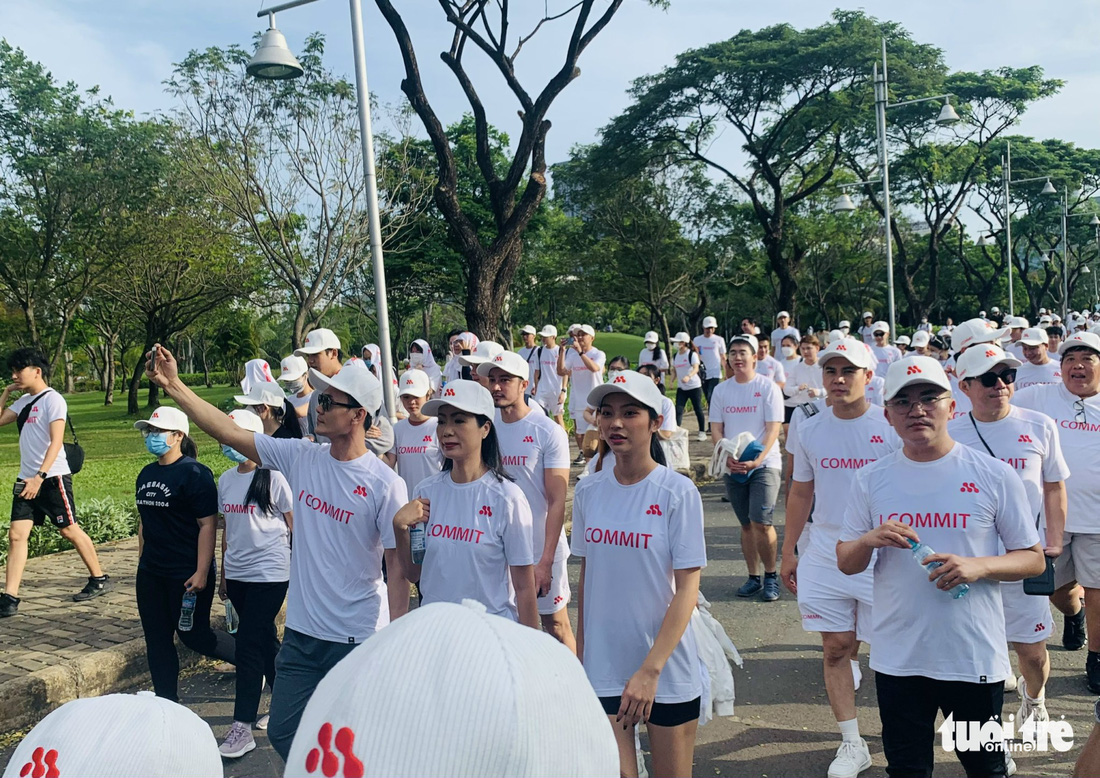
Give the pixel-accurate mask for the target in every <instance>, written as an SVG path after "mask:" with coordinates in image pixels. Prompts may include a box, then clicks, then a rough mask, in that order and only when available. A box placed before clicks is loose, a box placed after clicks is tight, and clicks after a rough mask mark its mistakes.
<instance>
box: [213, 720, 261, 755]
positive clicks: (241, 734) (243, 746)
mask: <svg viewBox="0 0 1100 778" xmlns="http://www.w3.org/2000/svg"><path fill="white" fill-rule="evenodd" d="M254 748H256V741H255V740H254V739H253V737H252V728H251V727H250V726H248V725H247V724H245V723H244V722H243V721H234V722H233V726H232V727H230V728H229V732H228V733H226V736H225V740H223V741H222V744H221V745H220V746H218V751H219V752H220V753H221V755H222V756H224V757H227V758H229V759H236V758H238V757H241V756H244V755H245V754H247V753H248V752H249V751H252V750H253V749H254Z"/></svg>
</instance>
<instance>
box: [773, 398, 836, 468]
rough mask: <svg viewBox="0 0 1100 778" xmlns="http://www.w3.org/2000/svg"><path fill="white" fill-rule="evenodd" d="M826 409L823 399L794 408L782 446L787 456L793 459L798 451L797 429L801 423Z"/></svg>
mask: <svg viewBox="0 0 1100 778" xmlns="http://www.w3.org/2000/svg"><path fill="white" fill-rule="evenodd" d="M827 407H828V406H827V405H826V404H825V398H821V399H820V400H811V401H810V402H808V403H801V404H799V405H796V406H795V410H794V413H792V414H791V420H790V422H788V423H787V439H786V441H785V442H784V445H783V448H784V450H785V451H786V452H787V453H788V454H790V455H791V456H792V457H793V456H794V452H795V451H797V450H798V428H799V427H800V426H802V422H803V421H805V420H806V419H809V418H811V417H812V416H816V415H817V414H819V413H821V412H822V411H824V410H825V409H826V408H827Z"/></svg>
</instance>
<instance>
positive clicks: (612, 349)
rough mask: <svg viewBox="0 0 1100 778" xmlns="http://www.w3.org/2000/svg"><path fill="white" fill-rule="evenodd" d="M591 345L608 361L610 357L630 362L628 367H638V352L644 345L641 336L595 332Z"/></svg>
mask: <svg viewBox="0 0 1100 778" xmlns="http://www.w3.org/2000/svg"><path fill="white" fill-rule="evenodd" d="M593 345H594V346H595V347H596V348H598V349H599V350H600V351H602V352H603V353H605V354H607V359H608V360H609V361H610V360H611V358H612V357H617V356H620V355H621V356H624V357H626V358H627V359H629V360H630V366H631V367H632V368H636V367H637V366H638V352H640V351H641V350H642V347H643V346H644V345H645V343H644V342H643V341H642V336H641V335H627V334H626V333H625V332H597V333H596V340H595V341H594V342H593Z"/></svg>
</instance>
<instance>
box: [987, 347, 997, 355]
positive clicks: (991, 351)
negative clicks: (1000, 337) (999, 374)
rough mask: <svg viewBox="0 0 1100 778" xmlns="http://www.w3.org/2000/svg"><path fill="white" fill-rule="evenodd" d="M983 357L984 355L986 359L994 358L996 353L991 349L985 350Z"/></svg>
mask: <svg viewBox="0 0 1100 778" xmlns="http://www.w3.org/2000/svg"><path fill="white" fill-rule="evenodd" d="M985 355H986V356H987V357H995V356H997V352H996V351H994V350H993V349H991V348H987V349H986V350H985Z"/></svg>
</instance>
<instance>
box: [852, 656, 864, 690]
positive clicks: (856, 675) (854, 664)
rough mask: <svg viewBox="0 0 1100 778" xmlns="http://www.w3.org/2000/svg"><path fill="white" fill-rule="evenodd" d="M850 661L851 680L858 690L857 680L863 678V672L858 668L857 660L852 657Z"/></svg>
mask: <svg viewBox="0 0 1100 778" xmlns="http://www.w3.org/2000/svg"><path fill="white" fill-rule="evenodd" d="M851 661H852V680H853V681H854V682H855V685H856V691H857V692H858V691H859V682H860V681H862V680H863V673H862V672H861V671H860V669H859V660H858V659H853V660H851Z"/></svg>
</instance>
